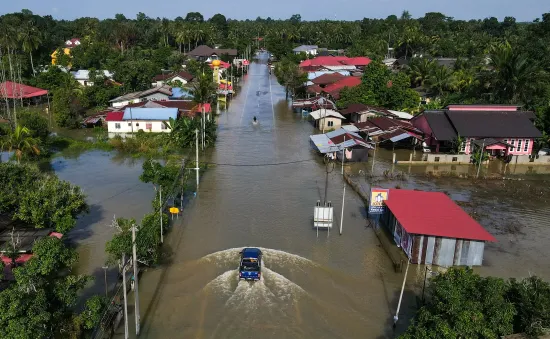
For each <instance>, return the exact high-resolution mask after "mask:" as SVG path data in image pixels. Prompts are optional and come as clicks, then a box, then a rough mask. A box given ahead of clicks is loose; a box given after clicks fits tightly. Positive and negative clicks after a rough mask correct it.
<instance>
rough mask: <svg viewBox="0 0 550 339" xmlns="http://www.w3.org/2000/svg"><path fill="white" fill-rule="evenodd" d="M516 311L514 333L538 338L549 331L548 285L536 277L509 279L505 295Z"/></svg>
mask: <svg viewBox="0 0 550 339" xmlns="http://www.w3.org/2000/svg"><path fill="white" fill-rule="evenodd" d="M507 298H508V300H510V301H511V302H512V303H513V304H514V306H515V308H516V310H517V311H518V312H517V314H516V316H515V317H514V332H515V333H526V334H528V335H530V336H533V337H538V336H541V335H543V334H546V332H548V331H549V329H550V284H549V283H548V282H546V281H544V280H542V279H541V278H539V277H537V276H531V277H529V278H526V279H523V280H516V279H510V289H509V291H508V294H507Z"/></svg>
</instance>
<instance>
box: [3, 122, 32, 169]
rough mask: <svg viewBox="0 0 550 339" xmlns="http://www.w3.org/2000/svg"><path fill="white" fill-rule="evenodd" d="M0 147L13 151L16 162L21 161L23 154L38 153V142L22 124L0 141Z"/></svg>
mask: <svg viewBox="0 0 550 339" xmlns="http://www.w3.org/2000/svg"><path fill="white" fill-rule="evenodd" d="M0 149H1V150H3V151H6V152H14V153H15V158H16V159H17V162H18V163H19V162H21V158H23V156H24V155H40V142H39V141H38V139H37V138H33V137H32V136H31V131H30V130H29V129H28V128H26V127H23V126H17V127H15V129H14V130H13V131H11V132H10V133H9V134H8V135H6V136H4V137H3V138H2V140H1V141H0Z"/></svg>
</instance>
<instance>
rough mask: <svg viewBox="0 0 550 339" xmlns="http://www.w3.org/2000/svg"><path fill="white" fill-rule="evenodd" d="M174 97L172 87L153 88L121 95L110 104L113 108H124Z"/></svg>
mask: <svg viewBox="0 0 550 339" xmlns="http://www.w3.org/2000/svg"><path fill="white" fill-rule="evenodd" d="M170 96H172V88H171V87H170V86H166V85H165V86H161V87H153V88H151V89H148V90H145V91H139V92H132V93H128V94H124V95H121V96H119V97H117V98H114V99H112V100H110V101H109V102H110V103H111V105H112V106H113V107H117V108H118V107H124V106H127V105H129V104H133V103H136V102H141V101H151V100H168V99H169V98H170Z"/></svg>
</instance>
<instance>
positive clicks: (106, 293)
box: [102, 266, 109, 297]
mask: <svg viewBox="0 0 550 339" xmlns="http://www.w3.org/2000/svg"><path fill="white" fill-rule="evenodd" d="M102 268H103V273H104V274H105V297H108V296H109V290H108V289H107V269H108V268H109V266H103V267H102Z"/></svg>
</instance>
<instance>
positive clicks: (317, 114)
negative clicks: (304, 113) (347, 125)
mask: <svg viewBox="0 0 550 339" xmlns="http://www.w3.org/2000/svg"><path fill="white" fill-rule="evenodd" d="M309 115H310V116H311V117H312V118H313V119H315V120H319V119H322V118H325V117H334V118H338V119H345V117H344V116H343V115H342V114H340V113H338V112H336V111H333V110H331V109H318V110H316V111H313V112H311V113H309Z"/></svg>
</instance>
